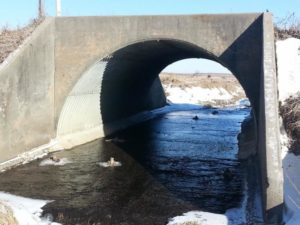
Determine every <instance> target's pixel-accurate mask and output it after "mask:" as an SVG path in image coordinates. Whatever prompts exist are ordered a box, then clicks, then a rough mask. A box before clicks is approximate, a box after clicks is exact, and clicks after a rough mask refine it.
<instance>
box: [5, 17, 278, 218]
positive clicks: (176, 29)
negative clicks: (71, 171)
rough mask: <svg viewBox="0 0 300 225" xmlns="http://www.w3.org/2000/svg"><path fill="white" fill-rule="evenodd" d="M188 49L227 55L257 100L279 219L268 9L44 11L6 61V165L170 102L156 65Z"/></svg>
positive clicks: (274, 214) (269, 201)
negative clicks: (52, 14)
mask: <svg viewBox="0 0 300 225" xmlns="http://www.w3.org/2000/svg"><path fill="white" fill-rule="evenodd" d="M191 57H196V58H207V59H212V60H215V61H217V62H220V63H221V64H223V65H224V66H225V67H227V68H228V69H229V70H230V71H231V72H232V73H233V74H234V75H235V76H236V78H237V79H238V80H239V82H240V84H241V85H242V87H243V88H244V90H245V93H246V95H247V96H248V98H249V99H250V101H251V104H252V106H253V109H254V113H255V118H256V123H257V125H258V126H257V127H258V128H257V137H258V155H259V158H260V170H261V180H262V189H263V192H264V196H263V201H264V206H265V209H266V212H267V214H266V215H267V218H268V220H269V221H276V222H278V221H280V220H281V218H280V217H281V206H282V202H283V200H282V199H283V194H282V171H281V159H280V148H279V147H280V145H279V138H278V132H279V128H278V113H277V86H276V67H275V56H274V34H273V24H272V17H271V15H270V14H268V13H264V14H233V15H230V14H228V15H185V16H124V17H60V18H49V19H47V20H46V21H45V22H44V23H42V24H41V25H40V27H38V29H37V30H36V31H35V32H34V33H33V35H32V36H31V37H30V38H29V39H28V40H27V41H26V42H25V44H24V45H23V46H21V48H20V50H19V51H18V52H17V54H16V55H15V56H14V57H11V58H10V59H8V61H7V63H5V64H3V65H1V67H0V81H1V82H0V87H1V88H0V136H1V140H0V153H1V154H0V163H1V166H2V167H5V165H7V162H8V161H9V160H14V159H16V158H17V157H18V156H19V157H20V155H21V156H23V155H24V153H26V152H28V151H30V150H32V149H35V150H36V148H38V147H39V146H43V145H44V146H48V147H49V146H50V147H51V146H52V144H53V146H52V148H54V149H57V148H60V147H64V148H70V147H72V146H74V145H78V144H82V143H85V142H88V141H91V140H93V139H96V138H99V137H101V136H105V135H107V134H109V133H111V132H113V131H115V130H117V129H120V128H122V125H118V123H117V121H124V120H126V118H130V117H131V116H134V115H135V114H137V113H139V112H142V111H145V110H151V109H154V108H158V107H161V106H163V105H164V104H165V96H164V94H163V90H162V87H161V84H160V82H159V80H158V74H159V72H160V71H161V70H162V69H163V68H164V67H165V66H167V65H168V64H170V63H172V62H174V61H177V60H180V59H185V58H191ZM2 137H3V138H2ZM53 139H55V140H56V141H58V142H59V143H56V142H55V141H52V142H51V140H53ZM47 143H50V145H46V144H47ZM51 143H52V144H51ZM48 147H45V149H46V148H48ZM43 151H44V150H41V152H43ZM46 151H47V150H45V152H46ZM24 157H25V158H26V154H25V156H24ZM20 160H21V161H22V157H21V159H19V161H18V160H16V161H15V162H16V163H17V162H20ZM10 162H12V161H10ZM11 164H13V163H10V164H9V165H11Z"/></svg>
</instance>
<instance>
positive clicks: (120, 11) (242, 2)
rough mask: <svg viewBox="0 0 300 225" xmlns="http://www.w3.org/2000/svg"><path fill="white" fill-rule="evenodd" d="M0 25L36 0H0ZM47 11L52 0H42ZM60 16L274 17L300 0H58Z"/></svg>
mask: <svg viewBox="0 0 300 225" xmlns="http://www.w3.org/2000/svg"><path fill="white" fill-rule="evenodd" d="M0 1H1V3H2V4H1V7H0V23H1V24H0V25H2V26H3V25H5V24H8V25H10V26H16V25H22V24H24V23H26V22H27V21H29V20H30V19H31V18H34V17H35V16H36V15H37V5H38V0H0ZM44 1H45V5H46V12H47V14H48V15H54V14H55V0H44ZM61 2H62V14H63V16H79V15H156V14H197V13H199V14H201V13H239V12H240V13H245V12H264V11H265V10H267V9H268V10H269V11H270V12H272V13H273V14H274V17H275V19H276V18H278V17H279V18H282V17H285V16H286V15H288V14H289V13H292V12H295V14H296V15H297V16H298V17H300V0H61Z"/></svg>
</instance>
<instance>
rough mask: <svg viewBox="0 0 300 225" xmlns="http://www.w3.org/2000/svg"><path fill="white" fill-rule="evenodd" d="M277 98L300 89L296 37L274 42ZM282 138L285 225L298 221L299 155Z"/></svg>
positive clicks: (299, 42)
mask: <svg viewBox="0 0 300 225" xmlns="http://www.w3.org/2000/svg"><path fill="white" fill-rule="evenodd" d="M276 49H277V67H278V89H279V100H280V101H282V102H283V101H284V100H285V99H287V98H288V97H289V96H291V95H295V94H296V92H298V91H300V40H299V39H295V38H289V39H287V40H284V41H278V42H277V43H276ZM281 139H282V165H283V175H284V201H285V211H284V220H285V222H286V225H299V224H300V172H299V171H300V156H296V155H294V154H293V153H289V152H288V148H287V143H288V138H287V136H286V134H285V133H284V131H283V132H282V134H281Z"/></svg>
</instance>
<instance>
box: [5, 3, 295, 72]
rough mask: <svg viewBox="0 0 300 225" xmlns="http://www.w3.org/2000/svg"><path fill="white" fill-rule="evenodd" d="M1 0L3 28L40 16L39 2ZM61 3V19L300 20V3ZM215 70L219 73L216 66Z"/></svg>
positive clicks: (51, 11)
mask: <svg viewBox="0 0 300 225" xmlns="http://www.w3.org/2000/svg"><path fill="white" fill-rule="evenodd" d="M0 1H1V7H0V28H1V27H5V26H7V27H17V26H23V25H25V24H27V23H28V22H29V21H30V20H31V19H33V18H35V17H36V16H37V13H38V0H0ZM44 1H45V11H46V15H48V16H54V15H55V2H56V0H44ZM61 4H62V16H91V15H98V16H104V15H105V16H107V15H162V14H165V15H179V14H211V13H249V12H265V11H266V10H268V11H269V12H272V13H273V16H274V21H275V22H276V21H280V20H281V19H283V18H286V17H287V16H288V15H291V14H292V13H294V14H295V16H296V18H300V0H61ZM186 62H187V61H186ZM195 62H198V63H199V60H198V61H194V63H193V65H196V64H198V63H195ZM201 62H205V61H204V60H201ZM205 63H206V68H209V67H211V65H210V64H211V63H208V62H205ZM200 64H201V63H200ZM183 66H184V65H181V67H183ZM194 67H195V66H192V67H191V63H190V64H189V66H186V68H190V69H191V68H192V69H193V71H194V72H202V71H199V68H198V69H197V68H196V67H195V68H194ZM212 67H215V68H218V69H217V70H220V68H219V67H216V66H214V65H212ZM202 68H203V67H202ZM196 70H198V71H196ZM212 72H214V71H212ZM221 72H223V71H221Z"/></svg>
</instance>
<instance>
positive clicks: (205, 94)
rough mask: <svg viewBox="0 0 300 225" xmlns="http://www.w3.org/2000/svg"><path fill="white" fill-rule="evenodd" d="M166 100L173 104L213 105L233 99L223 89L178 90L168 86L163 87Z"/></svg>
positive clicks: (195, 88)
mask: <svg viewBox="0 0 300 225" xmlns="http://www.w3.org/2000/svg"><path fill="white" fill-rule="evenodd" d="M165 90H166V93H167V95H168V99H169V100H170V101H171V102H174V103H187V102H188V103H190V104H199V103H200V102H201V100H204V101H206V102H212V103H215V101H216V100H223V101H226V100H227V101H228V100H231V99H232V98H233V95H232V94H230V93H229V92H228V91H226V90H225V89H224V88H212V89H208V88H201V87H191V88H184V89H182V88H180V87H171V86H170V85H169V86H167V87H165Z"/></svg>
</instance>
